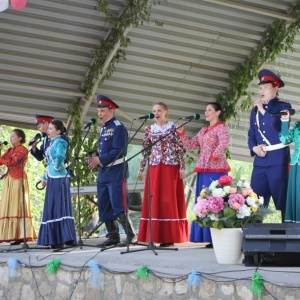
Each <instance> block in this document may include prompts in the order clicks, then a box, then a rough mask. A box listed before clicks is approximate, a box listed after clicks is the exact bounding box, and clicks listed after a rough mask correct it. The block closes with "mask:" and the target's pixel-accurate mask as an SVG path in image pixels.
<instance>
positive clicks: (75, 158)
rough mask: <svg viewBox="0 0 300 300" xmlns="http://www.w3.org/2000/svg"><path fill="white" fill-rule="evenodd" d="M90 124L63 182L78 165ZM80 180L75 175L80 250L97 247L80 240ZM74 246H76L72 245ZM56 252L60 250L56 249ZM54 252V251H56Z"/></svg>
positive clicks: (78, 244)
mask: <svg viewBox="0 0 300 300" xmlns="http://www.w3.org/2000/svg"><path fill="white" fill-rule="evenodd" d="M91 125H92V124H91V123H89V124H88V130H87V131H86V133H85V135H84V137H83V140H82V141H81V143H80V145H79V146H78V147H77V151H76V153H75V155H74V158H73V161H72V162H71V164H70V165H69V167H68V168H67V174H66V176H65V178H64V180H66V179H67V176H68V175H70V170H71V169H72V168H73V166H74V165H75V162H77V163H78V156H79V153H80V150H81V147H82V145H83V143H84V141H85V140H86V137H87V135H88V134H89V132H90V130H91ZM79 191H80V180H79V174H77V198H78V227H79V237H78V243H77V246H79V247H80V249H82V247H83V246H88V247H97V246H94V245H84V243H83V241H82V239H81V230H82V228H81V207H80V192H79ZM74 246H76V245H74ZM74 246H70V247H69V248H71V247H74ZM62 249H66V248H62ZM57 250H58V251H59V250H60V249H57ZM57 250H56V251H57Z"/></svg>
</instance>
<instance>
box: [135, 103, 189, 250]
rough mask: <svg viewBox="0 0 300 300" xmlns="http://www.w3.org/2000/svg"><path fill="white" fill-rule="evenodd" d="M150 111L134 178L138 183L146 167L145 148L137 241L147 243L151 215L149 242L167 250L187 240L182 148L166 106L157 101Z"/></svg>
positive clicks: (183, 151) (183, 152)
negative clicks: (137, 171)
mask: <svg viewBox="0 0 300 300" xmlns="http://www.w3.org/2000/svg"><path fill="white" fill-rule="evenodd" d="M152 112H153V114H154V117H155V121H156V123H155V124H153V125H151V126H149V127H146V129H145V135H144V140H143V149H145V151H143V152H142V154H143V158H142V161H141V166H140V172H139V175H138V178H139V180H142V179H143V173H144V169H145V167H146V166H147V164H148V151H147V150H148V149H149V166H148V167H149V170H148V171H149V172H148V171H147V173H146V179H145V188H144V199H143V208H142V215H141V220H140V226H139V232H138V241H140V242H150V221H149V219H150V213H151V220H152V242H154V243H160V246H161V247H168V246H173V245H174V243H184V242H187V241H188V222H187V219H186V207H185V198H184V184H183V178H184V177H185V160H184V154H185V149H184V147H183V144H182V142H181V140H180V138H179V137H178V135H177V133H176V125H175V124H174V123H173V122H170V121H168V120H167V119H166V117H167V115H168V107H167V105H166V104H164V103H162V102H158V103H156V104H155V105H154V106H153V109H152ZM148 176H149V177H150V178H148ZM149 180H150V181H149ZM149 185H150V191H149V189H148V187H149ZM149 198H150V199H149ZM149 201H151V203H149ZM150 208H151V211H150Z"/></svg>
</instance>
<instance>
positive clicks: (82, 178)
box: [70, 99, 97, 232]
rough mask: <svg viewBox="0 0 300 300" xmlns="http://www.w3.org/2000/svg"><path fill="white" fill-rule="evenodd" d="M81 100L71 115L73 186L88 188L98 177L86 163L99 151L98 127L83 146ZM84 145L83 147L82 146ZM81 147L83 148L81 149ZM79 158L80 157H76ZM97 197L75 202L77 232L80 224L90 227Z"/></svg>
mask: <svg viewBox="0 0 300 300" xmlns="http://www.w3.org/2000/svg"><path fill="white" fill-rule="evenodd" d="M80 113H81V109H80V99H76V100H75V101H74V102H73V104H72V109H71V113H70V120H71V123H72V125H73V135H72V138H71V139H70V163H71V165H70V167H71V169H72V171H73V173H74V176H73V177H72V186H78V183H79V185H80V186H88V185H90V180H91V176H92V178H93V181H95V180H96V175H95V174H93V173H92V172H91V170H89V168H88V167H87V165H86V163H85V161H84V155H85V154H86V153H87V152H96V149H97V139H96V136H97V130H96V125H94V127H93V130H91V134H90V135H89V136H87V139H86V141H85V142H84V143H83V144H82V140H83V138H82V128H81V124H80ZM81 144H82V145H81ZM80 146H81V148H79V147H80ZM76 156H78V157H76ZM79 204H80V212H81V213H80V215H81V220H80V222H79V218H78V217H79V214H78V208H79V206H78V205H79ZM96 204H97V203H96V200H95V196H92V195H84V196H81V197H80V199H77V200H76V201H73V211H74V218H75V224H76V227H77V228H76V230H77V232H79V224H80V227H81V228H83V227H85V226H88V225H89V223H90V221H91V219H92V217H93V215H94V212H95V210H96V208H97V205H96Z"/></svg>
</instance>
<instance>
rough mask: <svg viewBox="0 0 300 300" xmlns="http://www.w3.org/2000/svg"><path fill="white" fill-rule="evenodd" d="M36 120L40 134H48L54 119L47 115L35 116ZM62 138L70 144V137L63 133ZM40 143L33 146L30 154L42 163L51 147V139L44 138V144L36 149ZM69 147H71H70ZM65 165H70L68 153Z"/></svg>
mask: <svg viewBox="0 0 300 300" xmlns="http://www.w3.org/2000/svg"><path fill="white" fill-rule="evenodd" d="M35 120H36V127H37V129H38V131H39V132H40V133H47V130H48V127H49V124H50V123H51V121H52V120H53V117H51V116H46V115H35ZM61 137H62V138H63V139H64V140H65V141H66V142H67V143H68V144H69V139H68V137H67V136H66V135H65V134H64V133H63V134H62V135H61ZM37 143H38V141H37V142H36V143H33V144H32V148H31V150H30V153H31V154H32V155H33V156H34V157H35V158H36V159H37V160H38V161H42V160H43V159H44V158H45V151H46V149H47V148H48V147H49V146H50V139H49V138H48V136H46V137H45V138H44V140H43V141H42V144H41V146H40V148H38V147H36V145H37ZM68 147H69V146H68ZM65 163H68V151H67V158H66V160H65Z"/></svg>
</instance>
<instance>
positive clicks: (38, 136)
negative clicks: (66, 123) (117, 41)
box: [28, 132, 47, 146]
mask: <svg viewBox="0 0 300 300" xmlns="http://www.w3.org/2000/svg"><path fill="white" fill-rule="evenodd" d="M45 136H47V134H46V133H45V132H42V133H40V132H39V133H37V134H36V135H35V137H34V138H33V139H31V140H30V142H29V144H28V146H31V145H32V144H34V143H35V142H36V141H38V140H40V139H41V138H43V137H45Z"/></svg>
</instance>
